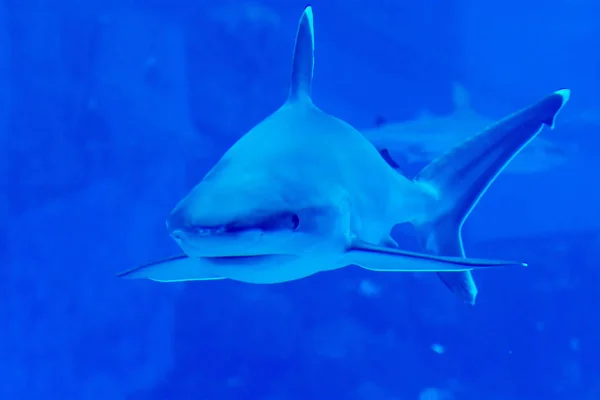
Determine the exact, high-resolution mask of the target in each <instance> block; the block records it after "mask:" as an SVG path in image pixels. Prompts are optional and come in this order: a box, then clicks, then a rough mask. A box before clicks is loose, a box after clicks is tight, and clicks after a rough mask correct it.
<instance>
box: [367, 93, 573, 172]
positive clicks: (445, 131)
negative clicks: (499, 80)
mask: <svg viewBox="0 0 600 400" xmlns="http://www.w3.org/2000/svg"><path fill="white" fill-rule="evenodd" d="M453 101H454V112H453V113H452V114H450V115H445V116H438V115H434V114H432V113H429V112H422V113H421V114H419V116H418V117H417V118H416V119H413V120H410V121H403V122H388V121H385V120H384V119H382V118H379V119H378V121H376V122H375V126H374V127H373V128H370V129H363V130H361V132H362V133H363V134H364V135H365V137H366V138H367V139H369V140H370V141H371V142H372V143H373V144H374V145H375V147H377V149H379V150H382V149H387V150H388V151H389V153H390V154H391V155H392V156H393V157H394V158H395V159H398V160H401V159H403V160H405V161H406V162H407V163H409V164H413V163H416V164H427V163H429V162H431V161H432V160H433V159H434V158H436V157H437V156H439V155H440V154H443V153H445V152H446V151H448V150H450V149H451V148H452V147H454V146H456V145H457V144H459V143H462V142H463V141H464V140H466V139H468V138H469V137H470V136H472V135H474V134H476V133H477V132H480V131H482V130H483V129H485V128H486V127H488V126H490V125H492V124H493V123H494V122H495V121H494V120H493V119H489V118H487V117H485V116H483V115H481V114H478V113H477V112H476V111H474V110H473V108H472V107H471V103H470V96H469V93H468V92H467V90H466V89H465V88H464V87H463V86H462V85H461V84H459V83H457V82H454V84H453ZM577 150H578V149H577V146H576V145H575V144H574V143H562V142H560V143H558V142H554V141H551V140H549V139H547V138H543V137H537V138H536V139H535V140H533V141H532V142H531V143H530V144H529V145H528V146H526V147H525V148H524V149H523V150H522V151H521V153H519V154H518V155H517V156H516V157H515V158H514V159H513V160H512V161H511V162H510V163H509V164H508V165H507V166H506V169H505V170H504V173H513V174H533V173H540V172H546V171H550V170H552V169H554V168H557V167H559V166H561V165H564V164H566V163H567V162H568V161H569V160H571V159H573V158H574V157H575V156H576V154H577Z"/></svg>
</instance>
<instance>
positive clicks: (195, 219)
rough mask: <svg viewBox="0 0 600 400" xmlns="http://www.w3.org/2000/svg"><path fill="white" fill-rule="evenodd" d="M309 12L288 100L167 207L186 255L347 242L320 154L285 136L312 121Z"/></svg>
mask: <svg viewBox="0 0 600 400" xmlns="http://www.w3.org/2000/svg"><path fill="white" fill-rule="evenodd" d="M313 52H314V38H313V19H312V10H311V8H310V7H307V8H306V9H305V11H304V13H303V15H302V18H301V19H300V23H299V26H298V32H297V36H296V45H295V49H294V60H293V67H292V79H291V84H290V93H289V97H288V100H287V101H286V103H285V104H284V106H283V107H282V108H280V109H279V110H278V111H276V112H275V113H274V114H273V115H271V116H270V117H269V118H267V119H266V120H265V121H263V122H261V123H260V124H258V125H257V126H255V127H254V128H253V129H252V130H250V132H249V133H247V134H246V135H245V136H243V137H242V138H241V139H240V140H239V141H238V142H237V143H235V144H234V146H233V147H232V148H231V149H229V151H228V152H227V153H226V154H225V155H224V156H223V158H222V159H221V160H220V161H219V162H218V163H217V164H216V165H215V166H214V167H213V169H212V170H211V171H210V172H209V173H208V174H207V175H206V176H205V177H204V179H203V180H202V181H201V182H200V183H199V184H198V185H196V187H195V188H194V189H193V190H192V191H191V192H190V193H189V194H188V195H187V196H186V197H185V198H184V199H183V200H181V201H180V202H179V204H178V205H177V206H176V207H175V209H174V210H173V211H172V213H171V214H170V216H169V217H168V219H167V229H168V230H169V232H170V233H171V236H172V237H173V238H174V239H175V240H176V241H177V242H178V244H179V245H180V247H181V248H182V249H183V250H184V252H185V253H186V254H188V255H189V256H192V257H227V256H249V255H271V254H295V255H298V254H304V253H306V252H310V251H318V252H320V253H326V252H328V251H332V249H334V250H333V251H339V249H340V246H344V245H345V243H347V240H348V235H346V232H347V231H348V230H347V229H345V227H346V226H347V221H346V220H347V215H348V213H347V212H346V213H344V211H343V207H344V206H343V204H344V202H343V200H340V199H343V195H341V196H338V195H336V194H335V191H336V190H335V187H333V186H334V185H332V184H331V182H329V181H327V179H324V178H323V176H324V175H323V173H324V172H326V171H324V170H327V169H328V168H329V167H327V166H321V165H320V164H318V160H319V158H320V157H319V155H318V154H317V155H315V153H314V152H311V150H307V148H309V149H310V148H311V147H313V146H312V144H311V143H308V142H306V141H305V142H303V144H298V143H295V142H294V141H293V139H292V140H291V141H290V140H288V139H289V138H290V137H300V138H301V137H302V136H303V133H305V132H306V131H307V130H315V129H317V128H318V124H317V123H316V122H315V121H314V120H312V119H311V118H312V117H314V116H315V115H319V113H318V112H313V111H311V110H314V109H315V107H314V106H313V105H312V101H311V99H310V89H311V83H312V75H313V62H314V61H313Z"/></svg>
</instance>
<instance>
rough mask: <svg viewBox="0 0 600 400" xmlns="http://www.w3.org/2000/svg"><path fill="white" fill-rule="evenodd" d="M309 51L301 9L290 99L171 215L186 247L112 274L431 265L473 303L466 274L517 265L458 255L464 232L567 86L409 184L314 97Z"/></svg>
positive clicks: (253, 279)
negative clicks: (418, 249)
mask: <svg viewBox="0 0 600 400" xmlns="http://www.w3.org/2000/svg"><path fill="white" fill-rule="evenodd" d="M313 57H314V33H313V14H312V9H311V7H310V6H309V7H307V8H306V9H305V10H304V13H303V14H302V17H301V19H300V22H299V25H298V31H297V36H296V44H295V48H294V58H293V67H292V78H291V84H290V91H289V97H288V99H287V100H286V102H285V103H284V104H283V105H282V106H281V107H280V108H279V109H278V110H276V111H275V112H274V113H273V114H271V115H270V116H268V117H267V118H266V119H265V120H263V121H262V122H260V123H259V124H258V125H256V126H255V127H254V128H252V129H251V130H250V131H249V132H248V133H247V134H245V135H244V136H242V137H241V138H240V140H239V141H237V142H236V143H235V144H234V145H233V146H232V147H231V148H230V149H229V150H228V151H227V152H226V153H225V154H224V155H223V157H222V158H221V159H220V160H219V161H218V162H217V163H216V164H215V166H214V167H213V168H212V169H211V170H210V171H209V172H208V173H207V174H206V176H205V177H204V178H203V179H202V180H201V181H200V182H199V183H198V184H197V185H196V186H195V187H194V188H193V189H192V190H191V191H190V193H189V194H188V195H187V196H185V197H184V198H183V199H182V200H181V201H180V202H179V204H177V206H176V207H175V208H174V209H173V211H172V212H171V214H170V215H169V217H168V218H167V229H168V231H169V232H170V234H171V236H172V237H173V238H174V239H175V241H176V242H177V243H178V244H179V246H180V247H181V249H182V250H183V252H184V253H185V254H183V255H180V256H175V257H172V258H169V259H166V260H160V261H157V262H153V263H151V264H148V265H144V266H141V267H136V268H133V269H130V270H128V271H124V272H122V273H120V274H118V276H121V277H128V278H146V279H151V280H155V281H161V282H174V281H193V280H216V279H233V280H237V281H242V282H248V283H259V284H267V283H280V282H286V281H291V280H295V279H301V278H304V277H308V276H310V275H313V274H316V273H318V272H322V271H328V270H335V269H340V268H343V267H346V266H349V265H357V266H359V267H362V268H365V269H367V270H372V271H385V272H406V271H430V272H437V273H438V274H439V276H440V277H441V278H442V280H443V281H444V283H445V284H446V285H447V286H448V287H449V288H450V289H451V290H452V291H454V292H455V293H457V294H458V295H459V296H460V297H461V298H462V299H463V300H464V301H466V302H468V303H474V301H475V296H476V294H477V288H476V286H475V283H474V282H473V279H472V277H471V273H470V271H471V270H473V269H479V268H489V267H503V266H516V267H522V266H525V264H524V263H521V262H511V261H500V260H481V259H471V258H466V257H465V254H464V251H463V247H462V243H461V238H460V230H461V227H462V224H463V221H464V220H465V218H466V217H467V216H468V214H469V213H470V211H471V209H472V208H473V207H474V206H475V204H476V203H477V201H478V199H479V198H480V197H481V195H482V194H483V193H484V192H485V190H486V189H487V187H488V186H489V185H490V184H491V182H492V181H493V180H494V178H495V177H496V176H497V175H498V173H499V172H500V171H501V170H502V169H503V168H504V167H505V166H506V164H507V163H508V162H509V161H510V159H511V158H512V157H514V155H515V154H516V153H517V152H518V151H519V150H520V149H521V148H522V147H523V146H524V145H525V144H527V143H528V142H529V141H530V140H531V139H533V138H534V137H535V136H536V135H537V133H539V131H540V130H541V129H542V127H543V126H544V125H553V123H554V118H555V116H556V114H557V113H558V111H559V110H560V109H561V108H562V106H563V105H564V103H565V102H566V101H567V99H568V95H569V92H568V90H562V91H558V92H556V93H554V94H551V95H550V96H548V97H546V98H544V99H543V100H541V101H540V102H538V103H536V104H534V105H533V106H531V107H529V108H526V109H524V110H522V111H520V112H517V113H515V114H514V115H512V116H510V117H508V118H506V119H504V120H502V121H500V122H498V123H497V124H496V125H494V126H493V127H491V128H489V129H487V130H485V131H483V132H482V133H480V134H479V135H477V136H475V137H473V138H472V139H470V140H469V141H467V142H466V143H464V144H462V145H461V146H458V147H456V148H455V149H453V150H452V151H450V152H448V153H446V154H444V155H443V156H442V157H440V158H438V159H437V160H435V161H433V162H432V163H431V164H429V165H428V166H427V167H426V168H425V169H424V170H423V171H422V172H421V173H420V174H419V176H417V178H416V179H414V180H411V179H408V178H407V177H405V176H404V175H403V174H402V173H401V172H400V171H398V170H397V169H394V168H393V167H392V166H390V165H389V164H388V162H386V160H385V159H384V158H383V157H382V156H381V155H380V154H379V153H378V151H377V149H376V148H375V147H374V146H373V145H372V144H371V143H370V142H369V141H368V140H367V139H366V138H365V137H364V136H363V135H362V134H361V133H360V132H358V131H357V130H356V129H354V128H353V127H351V126H350V125H349V124H347V123H346V122H344V121H342V120H340V119H338V118H335V117H333V116H331V115H329V114H327V113H325V112H324V111H322V110H320V109H319V108H318V107H317V106H316V105H314V104H313V102H312V100H311V85H312V77H313V65H314V61H313ZM404 222H409V223H412V224H413V225H414V226H415V227H416V229H417V232H418V234H419V237H420V239H421V240H422V243H423V249H424V252H423V253H413V252H407V251H403V250H401V249H398V246H397V245H396V243H395V242H394V240H393V239H392V238H391V237H390V232H391V230H392V228H393V226H394V225H396V224H399V223H404Z"/></svg>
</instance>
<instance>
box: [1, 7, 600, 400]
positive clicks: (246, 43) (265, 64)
mask: <svg viewBox="0 0 600 400" xmlns="http://www.w3.org/2000/svg"><path fill="white" fill-rule="evenodd" d="M304 6H305V3H304V2H301V1H299V0H285V1H283V0H265V1H259V0H256V1H253V0H247V1H245V0H223V1H215V2H209V1H205V0H194V1H191V0H169V1H167V0H138V1H116V0H102V1H100V0H78V1H74V0H62V1H60V0H3V1H2V2H0V140H1V144H0V145H1V146H2V147H3V148H4V149H5V152H4V153H3V154H4V157H2V158H1V162H0V168H1V169H2V175H1V176H2V177H3V178H4V179H0V184H1V185H2V190H3V193H4V195H3V196H2V198H1V199H2V202H1V203H0V213H1V216H2V221H3V225H4V226H3V229H2V231H0V261H1V265H2V268H1V269H0V271H1V279H0V288H1V290H0V317H1V318H2V324H1V325H0V339H1V340H0V372H1V374H2V376H3V380H2V384H0V399H7V400H8V399H11V400H12V399H15V400H29V399H36V400H37V399H43V400H50V399H61V400H65V399H74V400H75V399H85V400H88V399H93V400H104V399H111V400H121V399H127V400H163V399H165V400H167V399H168V400H179V399H182V400H187V399H190V400H191V399H194V400H198V399H202V400H227V399H252V400H255V399H256V400H300V399H302V400H304V399H306V400H308V399H328V400H330V399H350V400H367V399H368V400H471V399H477V400H541V399H544V400H553V399H565V400H592V399H597V398H600V341H599V340H598V337H599V336H600V314H599V313H598V310H597V308H598V305H599V304H600V291H599V290H598V286H599V285H600V269H599V265H600V212H599V211H598V206H597V205H598V204H599V203H600V185H599V182H598V179H597V171H598V170H599V168H600V159H599V158H598V156H597V154H598V149H599V148H600V139H598V133H599V132H600V100H599V98H598V95H597V93H599V92H600V75H599V73H600V52H598V51H597V43H598V42H599V41H600V26H599V25H598V24H597V21H598V20H600V3H598V2H596V1H592V0H580V1H565V0H551V1H544V2H542V1H530V2H523V1H516V0H502V1H499V0H490V1H486V2H482V1H475V0H462V1H459V0H449V1H443V2H441V1H434V0H422V1H414V0H412V1H409V0H394V1H389V0H373V1H365V0H344V1H342V0H316V1H315V2H314V3H313V7H314V12H315V33H316V67H315V81H314V86H313V93H314V101H315V103H317V104H318V105H319V106H320V107H321V108H323V109H324V110H326V111H327V112H329V113H331V114H334V115H336V116H338V117H341V118H343V119H345V120H346V121H348V122H349V123H351V124H353V125H354V126H356V127H357V128H359V129H367V128H370V127H372V126H373V124H374V121H375V120H376V119H377V118H378V117H385V118H386V119H387V120H391V121H406V120H411V119H414V118H415V117H416V116H417V115H418V114H419V112H421V111H423V110H429V111H430V112H431V113H433V114H434V115H447V114H449V113H451V112H452V109H453V103H452V82H461V83H462V84H463V85H464V86H465V88H466V89H467V90H468V91H469V93H470V95H471V98H472V103H473V106H474V108H475V109H476V111H477V112H478V113H481V114H482V115H486V116H488V117H489V118H493V119H496V118H501V117H503V116H505V115H507V114H509V113H511V112H513V111H516V110H518V109H519V108H521V107H523V106H526V105H527V104H529V103H531V102H533V101H536V100H538V99H540V98H542V97H543V96H545V95H547V94H549V93H551V92H552V91H554V90H557V89H561V88H564V87H567V88H570V89H571V90H572V98H571V101H570V102H569V103H568V105H567V106H566V107H565V110H564V112H562V113H561V114H560V115H559V118H558V120H557V126H556V129H555V130H553V131H550V130H545V131H544V132H543V133H542V135H543V136H544V137H548V138H551V139H552V140H556V141H557V142H558V143H561V141H565V142H566V141H569V142H570V143H575V144H577V147H578V149H579V150H578V151H577V152H576V154H573V155H571V157H570V158H569V161H568V162H567V163H565V164H563V165H561V166H559V167H557V168H554V169H552V170H550V171H546V172H542V173H536V174H527V175H502V176H500V177H499V179H498V180H497V181H496V182H495V183H494V184H493V186H492V187H491V188H490V190H489V191H488V193H487V194H486V196H485V197H484V198H483V199H482V201H481V203H480V204H479V205H478V206H477V209H476V210H475V212H474V213H473V214H472V216H471V217H470V219H469V220H468V222H467V225H466V226H465V232H464V237H465V247H466V250H467V254H469V255H471V256H478V257H486V258H490V257H498V258H503V259H517V260H523V261H527V262H528V264H529V268H528V269H524V270H523V269H520V270H518V269H511V270H494V271H483V272H478V273H476V274H475V279H476V280H477V283H478V286H479V290H480V294H479V297H478V300H477V304H476V305H475V306H474V307H471V306H468V305H466V304H462V303H461V302H460V301H459V300H458V299H457V298H456V297H455V296H453V295H452V293H450V292H449V291H448V290H447V289H446V288H445V287H444V286H443V285H442V284H441V283H440V281H439V280H438V279H437V278H436V277H435V275H433V274H431V275H427V274H421V275H418V274H409V273H406V274H376V273H369V272H367V271H362V270H358V269H354V268H348V269H343V270H340V271H336V272H329V273H321V274H317V275H315V276H313V277H310V278H307V279H303V280H299V281H295V282H289V283H286V284H280V285H269V286H260V285H249V284H243V283H237V282H231V281H221V282H218V281H217V282H195V283H177V284H160V283H155V282H150V281H139V280H138V281H133V280H119V279H117V278H115V273H116V272H118V271H120V270H123V269H126V268H129V267H132V266H134V265H138V264H140V263H145V262H148V261H150V260H154V259H157V258H160V257H164V256H168V255H171V254H175V253H176V252H177V251H178V249H177V246H176V244H175V243H174V242H173V240H171V239H170V238H169V237H168V234H167V232H166V231H165V225H164V220H165V217H166V216H167V214H168V213H169V211H170V210H171V209H172V208H173V206H174V205H175V204H176V203H177V201H178V200H179V199H180V198H181V197H182V196H184V195H185V193H186V192H187V191H188V190H189V189H190V188H191V187H192V186H193V185H194V184H195V183H196V182H197V181H198V180H199V179H201V178H202V176H203V175H204V173H206V172H207V171H208V169H209V168H210V166H211V165H212V164H213V163H214V162H215V161H216V160H218V158H219V157H220V155H221V154H222V153H223V152H224V151H225V150H226V149H227V147H228V146H230V145H231V144H232V143H233V142H234V141H235V140H236V139H238V138H239V137H240V136H241V135H242V134H243V133H244V132H245V131H247V130H248V129H249V128H251V127H252V126H253V125H255V124H256V123H258V122H259V121H260V120H261V119H262V118H264V117H265V116H266V115H267V114H269V113H270V112H272V111H273V110H274V109H275V108H276V107H278V106H279V105H280V104H281V102H282V101H283V100H284V99H285V96H286V93H287V84H288V79H289V74H290V63H291V54H292V47H293V38H294V34H295V30H296V24H297V20H298V18H299V16H300V14H301V12H302V9H303V8H304ZM340 151H343V149H340ZM357 162H360V160H357ZM405 167H406V168H407V170H410V169H411V168H413V169H416V170H418V168H419V166H411V165H406V166H405ZM408 233H409V234H408V235H404V236H406V237H405V238H404V239H403V240H402V241H401V244H402V245H404V246H406V247H410V246H413V245H414V243H413V242H411V238H410V232H408Z"/></svg>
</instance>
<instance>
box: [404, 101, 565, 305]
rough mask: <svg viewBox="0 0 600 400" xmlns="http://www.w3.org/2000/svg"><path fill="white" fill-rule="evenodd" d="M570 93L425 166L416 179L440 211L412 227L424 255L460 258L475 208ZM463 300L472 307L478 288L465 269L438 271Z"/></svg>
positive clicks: (487, 131)
mask: <svg viewBox="0 0 600 400" xmlns="http://www.w3.org/2000/svg"><path fill="white" fill-rule="evenodd" d="M569 94H570V91H569V90H567V89H563V90H559V91H557V92H555V93H553V94H551V95H549V96H547V97H545V98H544V99H542V100H541V101H539V102H537V103H535V104H534V105H532V106H530V107H527V108H525V109H523V110H521V111H519V112H517V113H515V114H513V115H511V116H509V117H507V118H505V119H503V120H501V121H500V122H498V123H496V124H495V125H492V126H490V127H489V128H487V129H485V130H484V131H483V132H481V133H479V134H477V135H475V136H474V137H472V138H470V139H469V140H467V141H466V142H464V143H462V144H460V145H459V146H457V147H455V148H454V149H452V150H450V151H448V152H447V153H445V154H443V155H442V156H441V157H439V158H437V159H436V160H434V161H432V162H431V163H430V164H429V165H427V166H426V167H425V168H424V169H423V170H422V171H421V172H420V173H419V175H418V176H417V177H416V178H415V181H416V182H417V183H418V184H420V185H423V188H424V189H425V190H428V191H430V192H431V193H433V194H434V196H435V197H436V199H437V204H439V208H438V209H437V210H436V212H433V213H431V214H430V215H431V218H429V219H428V220H426V221H419V222H418V223H416V224H415V227H416V229H417V232H418V234H419V236H420V238H421V240H422V243H423V245H424V247H425V249H426V251H428V252H430V253H433V254H436V255H443V256H459V257H461V256H462V257H464V255H465V254H464V250H463V245H462V239H461V228H462V225H463V223H464V221H465V219H466V218H467V217H468V215H469V213H470V212H471V210H472V209H473V207H474V206H475V205H476V204H477V202H478V201H479V199H480V198H481V196H482V195H483V194H484V193H485V191H486V190H487V188H488V187H489V186H490V184H491V183H492V182H493V181H494V179H495V178H496V176H498V174H499V173H500V172H501V171H502V169H503V168H504V167H505V166H506V164H508V162H509V161H510V160H511V159H512V158H513V157H514V156H515V155H516V154H517V153H518V152H519V151H520V150H521V149H522V148H523V147H524V146H525V145H527V143H529V142H530V141H531V140H533V139H534V138H535V136H536V135H537V134H538V133H539V132H540V131H541V130H542V128H543V126H544V125H547V126H550V127H553V126H554V120H555V118H556V115H557V113H558V112H559V111H560V109H561V108H562V107H563V106H564V105H565V103H566V102H567V101H568V100H569ZM438 275H439V277H440V278H441V279H442V281H443V282H444V283H445V284H446V286H448V288H450V290H452V291H453V292H455V293H457V294H458V295H459V296H460V297H461V298H462V299H463V300H465V301H466V302H468V303H471V304H474V303H475V297H476V295H477V286H476V285H475V282H474V281H473V277H472V276H471V273H470V272H469V271H465V272H439V273H438Z"/></svg>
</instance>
